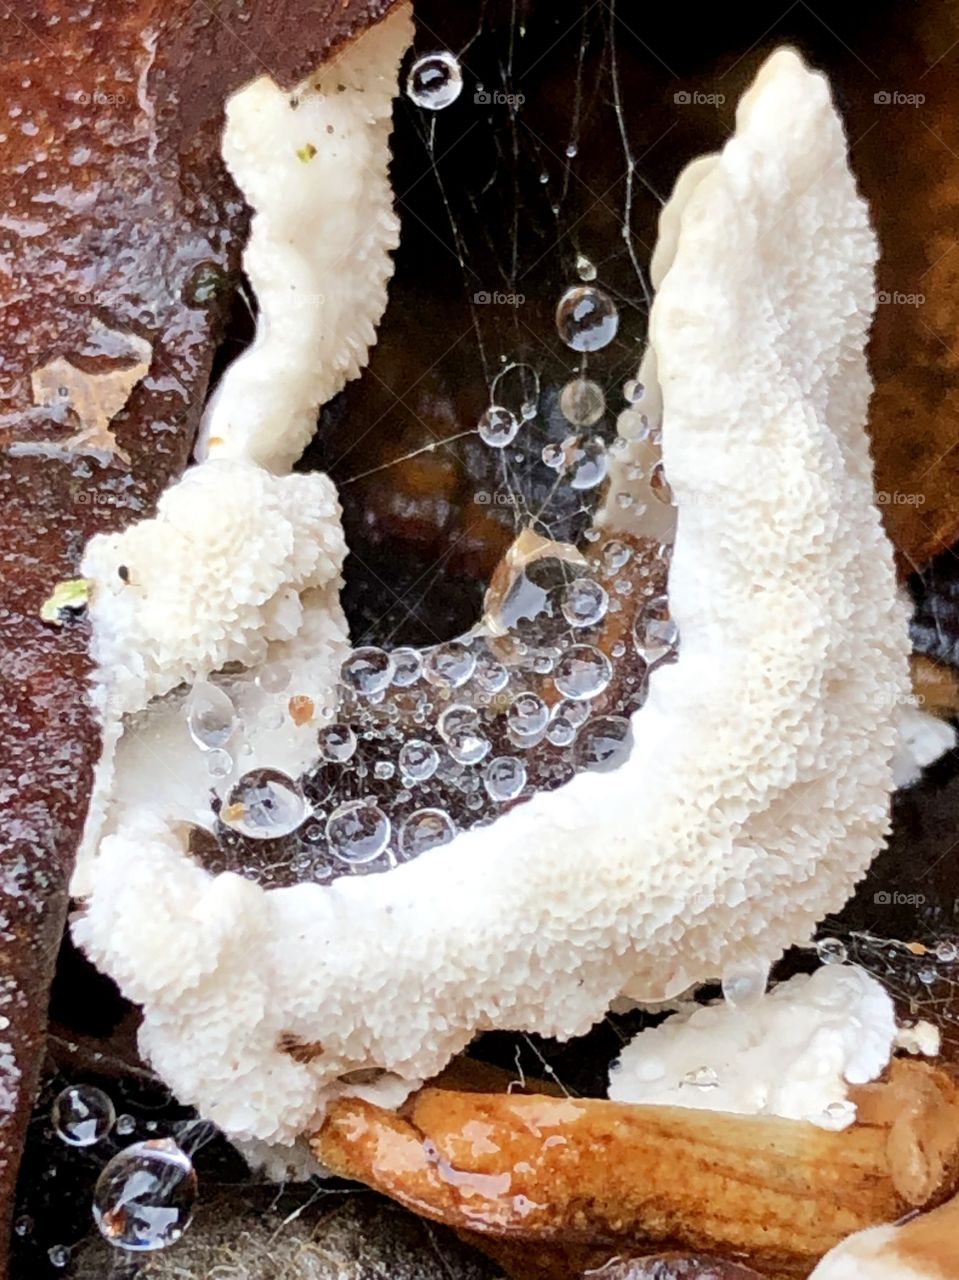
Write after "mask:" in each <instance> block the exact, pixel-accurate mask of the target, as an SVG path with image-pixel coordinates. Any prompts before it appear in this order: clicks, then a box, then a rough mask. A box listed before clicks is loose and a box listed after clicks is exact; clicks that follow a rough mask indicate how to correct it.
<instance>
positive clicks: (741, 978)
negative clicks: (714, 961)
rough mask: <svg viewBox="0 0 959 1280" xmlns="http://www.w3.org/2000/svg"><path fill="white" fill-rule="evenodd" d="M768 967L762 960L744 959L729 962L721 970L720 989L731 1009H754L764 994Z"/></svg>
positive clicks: (767, 983)
mask: <svg viewBox="0 0 959 1280" xmlns="http://www.w3.org/2000/svg"><path fill="white" fill-rule="evenodd" d="M768 985H769V965H768V964H767V963H766V962H765V961H764V960H758V959H754V958H745V959H740V960H736V961H730V963H729V964H727V965H726V967H725V968H724V969H723V975H722V989H723V996H724V998H725V1000H726V1003H727V1004H728V1005H730V1006H731V1007H732V1008H733V1009H754V1008H755V1007H756V1005H758V1004H759V1003H760V1001H761V1000H762V998H763V996H764V995H765V994H766V987H767V986H768Z"/></svg>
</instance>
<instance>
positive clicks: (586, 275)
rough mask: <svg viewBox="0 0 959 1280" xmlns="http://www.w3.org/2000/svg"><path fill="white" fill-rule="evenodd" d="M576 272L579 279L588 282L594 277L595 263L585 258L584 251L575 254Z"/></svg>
mask: <svg viewBox="0 0 959 1280" xmlns="http://www.w3.org/2000/svg"><path fill="white" fill-rule="evenodd" d="M576 274H577V275H578V276H579V278H580V280H585V281H586V282H589V281H590V280H595V279H596V263H595V262H593V261H592V260H591V259H590V258H587V257H586V255H585V253H578V254H577V255H576Z"/></svg>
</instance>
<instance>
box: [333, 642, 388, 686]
mask: <svg viewBox="0 0 959 1280" xmlns="http://www.w3.org/2000/svg"><path fill="white" fill-rule="evenodd" d="M393 673H394V668H393V659H392V658H391V657H390V655H389V654H388V653H386V652H385V651H384V650H383V649H377V648H376V647H375V646H374V645H363V646H362V647H361V648H359V649H354V650H353V652H352V653H351V654H350V656H349V657H348V658H347V659H346V661H345V662H344V663H343V666H342V667H341V668H340V678H341V679H342V681H343V683H344V684H346V685H349V687H350V688H351V689H352V690H353V691H354V692H355V693H358V694H359V695H360V697H361V698H369V697H372V696H373V694H376V693H382V692H383V690H384V689H385V688H386V687H387V686H388V685H389V683H390V681H391V680H392V679H393Z"/></svg>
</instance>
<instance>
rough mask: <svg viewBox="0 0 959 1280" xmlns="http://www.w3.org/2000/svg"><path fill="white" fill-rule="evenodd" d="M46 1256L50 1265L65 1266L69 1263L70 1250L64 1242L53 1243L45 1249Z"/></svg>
mask: <svg viewBox="0 0 959 1280" xmlns="http://www.w3.org/2000/svg"><path fill="white" fill-rule="evenodd" d="M47 1257H48V1258H49V1259H50V1265H51V1266H52V1267H66V1266H68V1265H69V1263H70V1250H69V1249H68V1248H67V1246H66V1245H65V1244H55V1245H52V1246H51V1247H50V1248H49V1249H48V1250H47Z"/></svg>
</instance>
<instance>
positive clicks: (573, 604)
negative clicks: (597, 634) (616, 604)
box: [562, 578, 609, 627]
mask: <svg viewBox="0 0 959 1280" xmlns="http://www.w3.org/2000/svg"><path fill="white" fill-rule="evenodd" d="M608 603H609V596H608V595H607V594H606V592H605V591H604V589H603V588H602V587H601V586H600V585H599V583H598V582H594V581H593V579H592V578H577V579H576V580H575V581H574V582H571V583H570V584H569V586H568V587H567V588H566V590H565V592H564V593H563V603H562V609H563V617H564V618H565V619H566V621H567V622H568V623H569V625H570V626H571V627H595V626H596V624H597V622H601V621H602V619H603V618H604V617H605V616H606V606H607V605H608Z"/></svg>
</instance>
